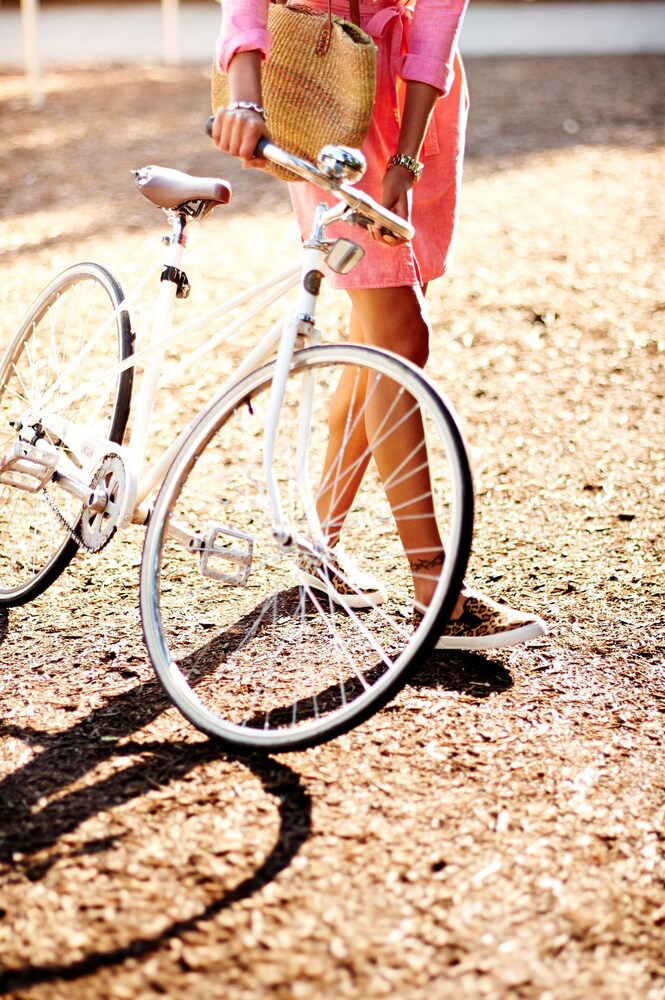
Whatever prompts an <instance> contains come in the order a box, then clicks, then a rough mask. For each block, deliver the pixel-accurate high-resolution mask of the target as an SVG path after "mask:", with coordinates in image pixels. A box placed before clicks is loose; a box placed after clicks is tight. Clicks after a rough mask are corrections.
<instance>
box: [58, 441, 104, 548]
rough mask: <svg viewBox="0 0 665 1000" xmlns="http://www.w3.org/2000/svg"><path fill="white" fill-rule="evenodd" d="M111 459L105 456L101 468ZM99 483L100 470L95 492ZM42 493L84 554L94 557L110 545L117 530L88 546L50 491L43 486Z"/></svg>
mask: <svg viewBox="0 0 665 1000" xmlns="http://www.w3.org/2000/svg"><path fill="white" fill-rule="evenodd" d="M110 457H112V456H110V455H105V456H104V458H103V459H102V461H101V463H100V468H101V466H102V465H103V463H104V462H105V461H106V459H107V458H110ZM98 482H99V470H98V471H97V472H96V473H95V475H94V476H93V479H92V484H91V487H90V488H91V489H93V490H94V489H95V487H96V486H97V484H98ZM42 493H43V494H44V496H45V497H46V502H47V503H48V505H49V507H50V508H51V510H52V511H53V513H54V514H55V516H56V517H57V518H58V520H59V521H60V523H61V525H62V526H63V528H64V529H65V531H66V532H67V534H68V535H69V537H70V538H71V539H72V540H73V541H75V542H76V544H77V545H78V546H79V548H81V549H83V550H84V552H90V553H91V554H92V555H94V554H95V553H96V552H101V550H102V549H103V548H104V546H105V545H108V543H109V542H110V541H111V539H112V538H113V535H114V534H115V528H114V529H113V531H112V532H111V533H110V534H109V535H108V536H107V537H106V538H103V539H102V541H101V542H100V544H99V545H88V543H87V542H85V541H84V540H83V536H82V535H81V534H80V533H79V532H77V531H76V529H75V528H73V527H72V525H71V524H70V523H69V521H68V520H67V518H66V517H65V515H64V514H63V513H62V511H61V510H60V508H59V507H58V505H57V503H56V502H55V500H54V499H53V497H52V496H51V494H50V493H49V491H48V490H47V489H46V487H45V486H42Z"/></svg>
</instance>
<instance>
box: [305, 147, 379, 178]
mask: <svg viewBox="0 0 665 1000" xmlns="http://www.w3.org/2000/svg"><path fill="white" fill-rule="evenodd" d="M316 163H317V166H318V168H319V170H320V171H321V172H322V173H324V174H325V175H326V177H332V178H334V180H336V181H350V182H351V183H352V184H355V182H356V181H359V180H360V178H361V177H362V175H363V174H364V173H365V170H366V168H367V163H366V162H365V157H364V156H363V154H362V153H361V152H360V150H359V149H351V148H350V147H349V146H333V145H328V146H324V147H323V149H322V150H321V152H320V153H319V155H318V156H317V158H316Z"/></svg>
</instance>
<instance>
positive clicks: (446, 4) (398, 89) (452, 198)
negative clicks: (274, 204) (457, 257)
mask: <svg viewBox="0 0 665 1000" xmlns="http://www.w3.org/2000/svg"><path fill="white" fill-rule="evenodd" d="M309 2H310V3H312V4H313V5H314V2H315V0H309ZM467 3H468V0H406V2H402V0H361V2H360V20H361V27H362V28H363V29H364V30H365V31H366V32H367V33H368V34H369V35H371V36H372V38H373V40H374V42H375V43H376V46H377V89H376V101H375V106H374V114H373V118H372V123H371V125H370V129H369V133H368V135H367V138H366V140H365V142H364V144H363V146H362V151H363V153H364V154H365V157H366V159H367V171H366V173H365V175H364V177H363V178H362V180H361V181H360V182H359V183H358V185H357V186H358V188H361V189H362V190H364V191H367V192H368V193H369V194H370V195H371V196H372V197H373V198H375V199H377V200H380V198H381V181H382V179H383V175H384V173H385V169H386V164H387V162H388V160H389V159H390V157H391V156H392V155H393V153H394V152H395V151H396V149H397V141H398V137H399V128H400V116H401V109H402V107H403V103H404V95H405V91H406V83H405V81H406V80H417V81H420V82H422V83H428V84H430V85H432V86H434V87H436V88H437V89H438V90H439V92H440V94H441V96H440V98H439V99H438V100H437V102H436V105H435V108H434V113H433V115H432V119H431V121H430V124H429V127H428V130H427V134H426V137H425V142H424V145H423V148H422V151H421V160H422V162H423V163H424V165H425V169H424V170H423V174H422V177H421V179H420V181H419V183H418V184H416V185H414V187H413V204H412V215H411V221H412V223H413V225H414V227H415V230H416V235H415V237H414V239H413V241H412V242H411V243H410V244H407V245H404V246H400V247H388V246H384V245H382V244H381V243H377V242H376V241H374V240H373V239H372V238H371V237H370V236H369V235H368V234H367V233H365V231H364V230H362V229H360V227H356V228H355V229H354V230H351V231H350V230H349V227H348V225H346V224H345V223H338V224H336V225H333V226H331V227H330V228H329V230H328V233H329V235H340V236H342V235H343V236H345V237H347V238H351V239H353V240H354V242H356V243H358V244H360V245H361V246H362V247H363V249H364V250H365V256H364V257H363V259H362V260H361V261H360V263H359V264H358V265H356V267H355V268H354V269H353V270H352V271H351V272H350V273H349V274H345V275H338V274H333V273H332V272H329V274H328V275H327V277H328V279H329V281H330V284H331V285H332V286H333V287H336V288H389V287H395V286H398V285H413V284H416V283H420V284H422V283H424V282H429V281H432V280H433V279H434V278H437V277H439V276H440V275H442V274H444V272H445V271H446V269H447V266H448V263H449V260H450V257H451V251H452V246H453V238H454V235H455V226H456V221H457V206H458V199H459V188H460V182H461V175H462V161H463V156H464V134H465V129H466V119H467V111H468V93H467V87H466V80H465V77H464V70H463V67H462V63H461V60H460V57H459V52H458V49H457V39H458V36H459V31H460V28H461V24H462V19H463V16H464V12H465V10H466V6H467ZM315 5H316V6H317V7H324V9H327V5H326V4H325V2H323V3H322V2H321V0H316V2H315ZM348 11H349V9H348V4H347V3H345V2H344V0H333V12H334V13H335V14H337V15H339V16H340V17H346V18H347V19H348V16H349V12H348ZM267 15H268V6H267V0H224V4H223V17H222V30H221V33H220V36H219V38H218V41H217V59H218V63H219V66H220V69H222V70H223V71H226V69H227V68H228V64H229V62H230V61H231V59H232V58H233V56H234V55H235V53H236V52H241V51H247V50H254V49H258V50H259V51H261V52H263V54H264V56H266V57H268V58H269V53H270V34H269V32H268V31H267V28H266V24H267ZM289 189H290V193H291V199H292V202H293V206H294V209H295V212H296V217H297V219H298V224H299V226H300V229H301V232H302V233H303V236H307V235H308V234H309V229H310V227H311V220H312V216H313V211H314V207H315V206H316V205H317V204H318V203H319V202H321V201H322V200H323V198H324V197H325V196H324V195H323V192H322V191H321V189H320V188H318V187H316V185H313V184H309V183H306V182H305V183H302V182H301V183H294V184H289Z"/></svg>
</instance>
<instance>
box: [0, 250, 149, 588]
mask: <svg viewBox="0 0 665 1000" xmlns="http://www.w3.org/2000/svg"><path fill="white" fill-rule="evenodd" d="M131 353H132V333H131V324H130V317H129V313H128V311H127V308H126V306H125V305H124V294H123V292H122V288H121V286H120V284H119V283H118V281H117V279H116V278H115V277H114V276H113V275H112V274H111V272H110V271H108V270H106V268H104V267H101V266H100V265H98V264H92V263H83V264H76V265H74V266H73V267H70V268H68V269H67V270H66V271H63V272H62V274H60V275H58V276H57V277H56V278H54V279H53V281H52V282H51V283H50V284H49V285H47V286H46V288H45V289H44V290H43V292H42V293H41V294H40V295H39V296H38V297H37V299H36V300H35V301H34V302H33V304H32V305H31V306H30V308H29V310H28V312H27V314H26V315H25V317H24V319H23V320H22V322H21V324H20V326H19V328H18V330H17V331H16V333H15V335H14V337H13V339H12V341H11V342H10V344H9V346H8V347H7V349H6V351H5V354H4V357H3V358H2V361H0V461H2V464H3V465H4V463H5V461H6V460H7V459H8V457H9V456H10V455H11V453H12V449H13V448H14V446H15V445H17V443H18V442H19V441H21V442H26V443H27V444H28V446H32V447H33V448H34V447H35V446H36V447H37V448H39V446H40V445H47V446H49V447H53V446H55V447H56V448H62V447H63V444H62V442H61V441H58V440H54V438H53V435H51V434H49V433H48V432H47V431H46V430H45V429H44V427H43V426H42V424H41V422H40V420H39V414H40V413H42V412H43V410H44V409H45V408H46V409H48V412H49V413H50V414H59V415H62V416H66V417H68V418H69V419H71V420H74V421H77V422H79V423H80V424H81V425H82V426H85V427H87V428H89V429H90V430H91V431H93V432H94V433H96V434H99V435H101V436H103V437H108V438H109V439H110V440H111V441H114V442H116V443H118V444H119V443H121V442H122V438H123V434H124V431H125V428H126V426H127V419H128V416H129V405H130V399H131V391H132V377H133V369H131V368H129V369H128V370H126V371H124V372H121V373H120V374H118V372H117V370H116V366H117V364H118V362H119V361H122V360H124V359H125V358H127V357H129V356H130V354H131ZM105 372H107V373H108V375H107V376H106V377H102V378H101V379H100V378H99V376H100V373H101V374H102V375H103V373H105ZM91 378H95V381H94V383H91V387H90V388H89V389H88V390H87V392H85V393H84V394H82V395H79V397H78V398H75V399H68V397H69V396H70V394H71V393H72V392H73V391H74V390H76V389H77V388H78V387H81V386H83V385H84V384H85V383H86V382H87V381H88V380H89V379H91ZM3 472H4V475H5V478H6V479H7V478H13V479H14V480H16V479H19V480H21V481H22V482H23V483H24V488H18V487H17V486H16V485H15V484H13V483H11V482H9V483H8V482H2V483H0V606H2V605H4V606H8V607H11V606H14V605H19V604H24V603H25V602H27V601H30V600H32V599H33V598H35V597H37V596H38V595H39V594H41V593H42V592H43V591H44V590H46V588H47V587H48V586H50V584H51V583H52V582H53V581H54V580H55V579H56V578H57V577H58V576H59V575H60V573H62V571H63V570H64V569H65V567H66V566H67V565H68V564H69V563H70V562H71V560H72V558H73V557H74V555H75V554H76V552H77V551H78V547H79V546H78V543H77V541H76V540H75V539H74V538H73V537H72V531H71V530H69V529H72V530H73V531H74V532H75V531H76V528H77V525H78V521H79V517H80V513H81V502H80V500H76V499H75V498H74V497H72V496H71V495H70V494H68V493H65V492H64V491H63V490H61V489H58V488H57V487H56V485H55V483H54V482H53V481H52V479H51V480H47V481H46V482H45V483H44V485H43V486H39V485H38V483H37V482H36V480H35V479H34V478H33V477H31V476H25V475H24V476H16V475H14V476H11V477H10V476H9V475H8V473H7V470H6V469H5V470H3V469H2V468H0V474H1V473H3ZM26 487H27V488H26ZM54 505H55V506H54ZM56 508H57V510H56ZM57 511H59V512H60V514H58V512H57Z"/></svg>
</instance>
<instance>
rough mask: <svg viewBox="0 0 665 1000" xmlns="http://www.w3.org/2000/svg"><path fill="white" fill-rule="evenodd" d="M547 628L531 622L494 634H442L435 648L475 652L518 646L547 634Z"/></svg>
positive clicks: (541, 624) (539, 623) (540, 623)
mask: <svg viewBox="0 0 665 1000" xmlns="http://www.w3.org/2000/svg"><path fill="white" fill-rule="evenodd" d="M546 631H547V629H546V628H545V625H544V624H543V623H542V622H530V623H529V624H528V625H522V626H521V627H520V628H514V629H509V630H508V631H506V632H495V633H494V634H493V635H472V636H468V637H467V638H465V637H464V636H455V635H442V636H441V638H440V639H437V642H436V645H435V647H434V648H435V649H450V650H452V649H457V650H465V651H467V652H473V651H474V650H483V649H501V648H502V647H503V646H516V645H517V644H518V643H520V642H528V641H529V639H537V638H538V636H539V635H545V633H546Z"/></svg>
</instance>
